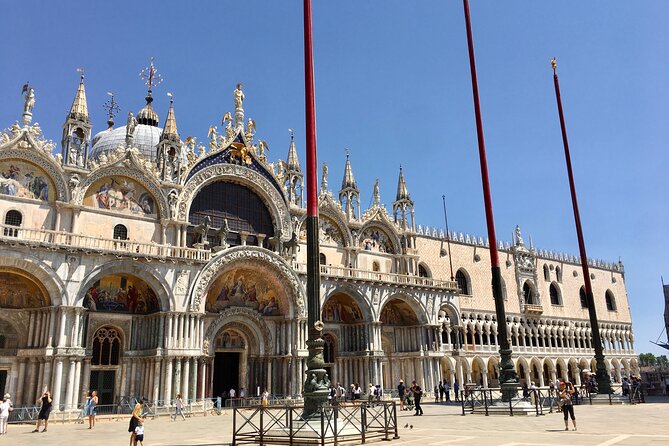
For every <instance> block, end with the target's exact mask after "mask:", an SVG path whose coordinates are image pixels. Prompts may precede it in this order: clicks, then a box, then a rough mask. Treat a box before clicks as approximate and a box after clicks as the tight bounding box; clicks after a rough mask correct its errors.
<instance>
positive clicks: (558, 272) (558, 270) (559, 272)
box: [555, 266, 562, 283]
mask: <svg viewBox="0 0 669 446" xmlns="http://www.w3.org/2000/svg"><path fill="white" fill-rule="evenodd" d="M555 278H556V279H557V281H558V282H559V283H562V268H560V267H559V266H556V267H555Z"/></svg>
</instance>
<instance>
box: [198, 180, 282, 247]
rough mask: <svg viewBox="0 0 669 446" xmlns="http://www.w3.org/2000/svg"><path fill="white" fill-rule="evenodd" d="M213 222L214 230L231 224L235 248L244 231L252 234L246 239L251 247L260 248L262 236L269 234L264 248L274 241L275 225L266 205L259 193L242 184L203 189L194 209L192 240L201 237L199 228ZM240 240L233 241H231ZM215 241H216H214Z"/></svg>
mask: <svg viewBox="0 0 669 446" xmlns="http://www.w3.org/2000/svg"><path fill="white" fill-rule="evenodd" d="M207 217H209V218H210V219H211V227H212V228H221V227H223V225H224V224H225V220H227V221H228V227H229V229H230V234H229V235H228V237H229V238H228V243H229V244H231V245H233V246H235V245H239V244H241V239H239V238H238V235H237V234H239V232H240V231H244V232H248V233H249V234H250V235H249V236H248V238H247V239H246V241H247V243H249V244H257V242H258V237H257V235H258V234H265V237H264V238H263V242H262V245H263V246H264V247H268V246H269V240H270V239H271V238H272V237H274V224H273V223H272V216H271V214H270V213H269V210H268V208H267V206H266V205H265V202H263V200H262V198H260V196H259V195H258V194H256V193H255V192H253V191H252V190H251V189H249V188H248V187H245V186H242V185H240V184H234V183H226V182H224V181H218V182H215V183H212V184H209V185H207V186H205V187H203V188H202V190H201V191H200V192H199V193H198V194H197V196H196V197H195V199H193V203H192V204H191V207H190V214H189V215H188V221H189V222H190V223H191V225H193V226H190V227H189V228H188V231H189V237H191V239H194V238H195V237H197V234H196V233H195V229H194V228H195V227H196V226H198V225H200V224H202V223H204V222H205V220H206V218H207ZM233 235H234V237H237V238H231V237H233ZM212 241H213V240H212Z"/></svg>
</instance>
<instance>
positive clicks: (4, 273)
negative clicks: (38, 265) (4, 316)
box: [0, 269, 51, 308]
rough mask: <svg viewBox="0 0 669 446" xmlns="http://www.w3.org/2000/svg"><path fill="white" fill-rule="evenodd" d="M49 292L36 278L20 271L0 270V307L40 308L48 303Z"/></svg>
mask: <svg viewBox="0 0 669 446" xmlns="http://www.w3.org/2000/svg"><path fill="white" fill-rule="evenodd" d="M50 304H51V303H50V301H49V294H48V293H47V292H46V289H45V288H44V286H42V285H41V284H40V283H39V281H38V280H36V279H35V278H34V277H32V276H31V275H29V274H27V273H24V272H22V271H18V270H13V269H8V270H1V271H0V308H41V307H48V306H49V305H50Z"/></svg>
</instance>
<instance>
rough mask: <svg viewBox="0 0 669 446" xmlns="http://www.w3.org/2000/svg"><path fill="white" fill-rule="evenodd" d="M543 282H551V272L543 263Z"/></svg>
mask: <svg viewBox="0 0 669 446" xmlns="http://www.w3.org/2000/svg"><path fill="white" fill-rule="evenodd" d="M544 280H545V281H546V282H548V281H550V280H551V271H550V269H549V268H548V265H546V264H545V263H544Z"/></svg>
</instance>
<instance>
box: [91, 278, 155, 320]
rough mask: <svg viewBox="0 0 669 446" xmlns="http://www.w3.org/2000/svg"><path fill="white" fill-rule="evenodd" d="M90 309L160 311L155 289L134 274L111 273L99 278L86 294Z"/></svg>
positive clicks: (142, 312) (123, 311)
mask: <svg viewBox="0 0 669 446" xmlns="http://www.w3.org/2000/svg"><path fill="white" fill-rule="evenodd" d="M83 305H84V307H85V308H87V309H88V310H89V311H101V312H103V311H108V312H115V313H132V314H148V313H155V312H156V311H160V301H159V300H158V296H156V293H155V291H154V290H153V288H151V286H149V284H147V283H146V282H145V281H144V280H142V279H140V278H139V277H137V276H134V275H132V274H109V275H106V276H103V277H101V278H100V279H99V280H97V281H96V282H95V283H94V284H93V286H91V287H90V288H89V289H88V290H87V291H86V295H85V296H84V302H83Z"/></svg>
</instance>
